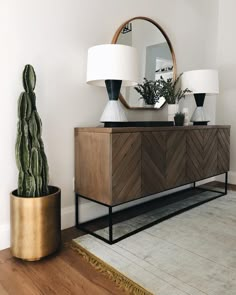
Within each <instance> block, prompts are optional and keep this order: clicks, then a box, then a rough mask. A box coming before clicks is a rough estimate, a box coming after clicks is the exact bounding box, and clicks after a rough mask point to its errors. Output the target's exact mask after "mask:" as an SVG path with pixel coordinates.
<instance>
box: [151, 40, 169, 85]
mask: <svg viewBox="0 0 236 295" xmlns="http://www.w3.org/2000/svg"><path fill="white" fill-rule="evenodd" d="M172 66H173V62H172V55H171V52H170V48H169V46H168V44H167V42H163V43H159V44H155V45H152V46H147V48H146V69H145V75H146V78H147V79H148V80H158V79H159V78H158V75H156V74H159V72H158V71H162V75H163V78H164V72H170V71H171V70H168V68H171V67H172ZM163 70H164V71H163ZM172 75H173V74H172ZM167 76H169V75H167Z"/></svg>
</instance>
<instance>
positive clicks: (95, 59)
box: [87, 44, 138, 127]
mask: <svg viewBox="0 0 236 295" xmlns="http://www.w3.org/2000/svg"><path fill="white" fill-rule="evenodd" d="M137 81H138V55H137V50H136V48H134V47H131V46H126V45H121V44H104V45H97V46H93V47H91V48H89V50H88V60H87V83H88V84H91V85H95V86H104V87H106V89H107V93H108V96H109V101H108V103H107V105H106V107H105V109H104V111H103V114H102V116H101V118H100V121H101V122H103V123H105V127H113V126H116V124H114V122H125V121H127V118H126V115H125V112H124V110H123V108H122V106H121V103H120V102H119V100H118V98H119V94H120V88H121V84H122V86H123V87H124V86H135V85H136V84H137Z"/></svg>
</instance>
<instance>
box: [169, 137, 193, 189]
mask: <svg viewBox="0 0 236 295" xmlns="http://www.w3.org/2000/svg"><path fill="white" fill-rule="evenodd" d="M186 154H187V144H186V132H185V131H172V132H168V133H167V135H166V189H167V188H173V187H176V186H180V185H182V184H185V183H187V182H188V181H187V172H186V163H187V157H186Z"/></svg>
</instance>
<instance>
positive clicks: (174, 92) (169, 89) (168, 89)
mask: <svg viewBox="0 0 236 295" xmlns="http://www.w3.org/2000/svg"><path fill="white" fill-rule="evenodd" d="M181 76H182V74H180V75H179V76H178V77H177V78H176V79H175V80H174V81H173V79H172V78H168V79H167V80H164V79H163V77H162V76H161V78H160V79H159V80H158V84H159V93H158V95H159V97H164V98H165V100H166V102H167V103H168V104H175V103H178V102H179V101H180V99H181V98H183V97H185V95H186V93H189V92H191V91H190V90H189V89H188V88H185V89H184V90H182V89H181V87H180V86H179V82H180V77H181Z"/></svg>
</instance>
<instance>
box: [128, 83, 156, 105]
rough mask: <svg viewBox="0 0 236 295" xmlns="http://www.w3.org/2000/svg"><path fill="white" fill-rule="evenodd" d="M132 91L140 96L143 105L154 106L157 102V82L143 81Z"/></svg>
mask: <svg viewBox="0 0 236 295" xmlns="http://www.w3.org/2000/svg"><path fill="white" fill-rule="evenodd" d="M134 89H135V90H136V91H137V92H138V93H139V94H140V95H141V97H140V99H141V98H143V99H144V101H145V103H146V104H148V105H154V104H155V103H156V102H158V100H159V95H158V90H159V82H158V81H153V80H147V79H146V78H144V79H143V83H142V84H138V86H136V87H134Z"/></svg>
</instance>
